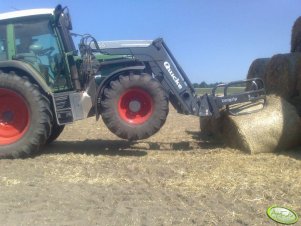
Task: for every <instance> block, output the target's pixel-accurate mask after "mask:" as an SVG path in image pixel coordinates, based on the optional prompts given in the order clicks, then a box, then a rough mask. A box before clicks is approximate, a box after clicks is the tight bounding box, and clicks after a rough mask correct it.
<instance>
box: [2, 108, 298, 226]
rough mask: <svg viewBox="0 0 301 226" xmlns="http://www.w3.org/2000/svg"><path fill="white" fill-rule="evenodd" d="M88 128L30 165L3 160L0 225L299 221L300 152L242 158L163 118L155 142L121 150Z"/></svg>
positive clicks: (69, 134) (174, 118) (87, 124)
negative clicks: (279, 211)
mask: <svg viewBox="0 0 301 226" xmlns="http://www.w3.org/2000/svg"><path fill="white" fill-rule="evenodd" d="M97 126H98V127H97V128H98V129H96V128H95V121H94V120H93V119H89V120H86V121H82V122H77V123H75V124H73V125H70V126H68V127H67V128H66V131H64V133H63V134H62V136H61V137H60V138H59V140H58V141H57V142H56V143H54V144H53V145H51V146H49V147H47V148H46V149H45V150H44V153H43V154H42V155H40V156H36V157H35V158H33V159H26V160H1V164H0V172H1V173H0V186H1V193H0V203H1V204H0V220H1V222H2V224H3V225H5V224H7V225H12V224H13V225H15V224H21V223H22V224H23V225H41V224H51V225H53V224H65V225H95V224H102V225H171V224H172V225H273V224H272V222H271V221H270V220H269V219H268V218H267V217H266V214H265V211H266V209H267V208H268V207H269V206H271V205H273V204H279V205H285V206H288V207H291V208H293V209H294V210H295V211H297V212H298V213H301V206H300V203H301V198H300V197H301V184H300V183H299V178H301V155H300V153H301V150H300V149H298V150H295V151H291V152H283V153H279V154H269V153H267V154H258V155H247V154H244V153H243V152H241V151H239V150H236V149H229V148H224V147H223V146H221V145H220V144H218V143H216V142H214V141H211V142H209V141H205V140H201V138H200V136H199V123H198V118H196V117H191V116H182V115H178V114H176V113H175V111H174V110H171V113H170V115H169V117H168V120H167V123H166V124H165V126H164V127H163V128H162V130H161V131H160V132H159V133H158V134H156V135H155V136H153V137H151V138H149V139H147V140H143V141H139V142H135V143H129V142H127V141H122V140H120V139H118V138H116V137H115V136H114V135H112V134H111V133H110V132H109V131H108V130H107V129H106V128H105V127H104V125H103V124H102V123H98V125H97Z"/></svg>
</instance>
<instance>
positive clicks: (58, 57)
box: [0, 9, 75, 92]
mask: <svg viewBox="0 0 301 226" xmlns="http://www.w3.org/2000/svg"><path fill="white" fill-rule="evenodd" d="M59 14H60V15H59ZM70 28H71V22H70V17H69V13H68V11H66V13H64V10H62V9H61V10H59V9H55V10H53V9H43V10H41V9H39V10H24V11H16V12H12V13H4V14H0V63H1V62H4V61H12V60H13V61H20V62H24V63H26V64H28V65H29V66H30V67H32V68H33V69H34V70H35V71H36V72H37V74H39V75H40V77H41V79H42V80H44V82H45V83H46V84H47V86H48V87H50V89H51V90H52V91H53V92H61V91H67V90H71V89H72V87H73V85H72V82H71V76H70V69H69V62H68V60H69V59H68V56H69V55H70V56H72V55H73V53H74V52H75V47H74V44H73V41H72V39H71V35H70V34H69V29H70Z"/></svg>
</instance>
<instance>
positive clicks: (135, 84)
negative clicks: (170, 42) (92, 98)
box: [101, 74, 168, 140]
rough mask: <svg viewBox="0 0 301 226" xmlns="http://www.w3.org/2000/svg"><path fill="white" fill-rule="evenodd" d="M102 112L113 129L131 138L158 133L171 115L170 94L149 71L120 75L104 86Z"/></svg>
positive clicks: (122, 136)
mask: <svg viewBox="0 0 301 226" xmlns="http://www.w3.org/2000/svg"><path fill="white" fill-rule="evenodd" d="M101 115H102V118H103V121H104V122H105V124H106V125H107V127H108V128H109V130H110V131H111V132H113V133H114V134H116V135H117V136H118V137H120V138H123V139H128V140H141V139H146V138H148V137H150V136H151V135H153V134H155V133H156V132H157V131H159V129H160V128H161V127H162V126H163V124H164V123H165V121H166V117H167V115H168V96H167V94H166V92H165V91H164V89H163V87H162V86H161V84H160V82H159V81H158V80H156V79H154V78H152V77H151V76H150V75H148V74H141V75H140V74H130V75H125V76H119V77H118V79H117V80H114V81H111V82H110V84H109V85H108V86H107V87H106V88H105V89H104V92H103V96H102V101H101Z"/></svg>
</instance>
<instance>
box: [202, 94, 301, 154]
mask: <svg viewBox="0 0 301 226" xmlns="http://www.w3.org/2000/svg"><path fill="white" fill-rule="evenodd" d="M202 121H203V120H201V122H202ZM206 123H207V124H206V126H205V127H203V128H204V129H205V132H206V133H207V134H210V135H213V136H214V137H215V138H217V139H219V140H222V141H223V142H224V143H225V144H226V145H227V146H229V147H232V148H237V149H240V150H243V151H246V152H248V153H250V154H255V153H262V152H275V151H278V150H285V149H289V148H292V147H295V146H298V145H300V143H301V139H300V138H301V137H300V136H301V127H300V118H299V116H298V114H297V112H296V109H295V108H294V106H292V105H291V104H290V103H288V102H287V101H286V100H284V99H283V98H281V97H277V96H274V95H273V96H268V97H267V104H266V107H265V108H264V109H263V110H261V111H258V112H256V113H252V114H243V115H239V116H232V115H228V114H227V113H225V112H222V117H221V118H219V119H214V118H210V119H206ZM203 126H204V125H203ZM203 132H204V131H203Z"/></svg>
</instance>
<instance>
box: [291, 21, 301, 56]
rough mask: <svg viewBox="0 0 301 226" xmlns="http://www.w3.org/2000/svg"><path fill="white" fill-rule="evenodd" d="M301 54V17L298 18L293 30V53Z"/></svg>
mask: <svg viewBox="0 0 301 226" xmlns="http://www.w3.org/2000/svg"><path fill="white" fill-rule="evenodd" d="M294 52H301V17H299V18H297V20H296V21H295V23H294V25H293V28H292V37H291V53H294Z"/></svg>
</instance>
